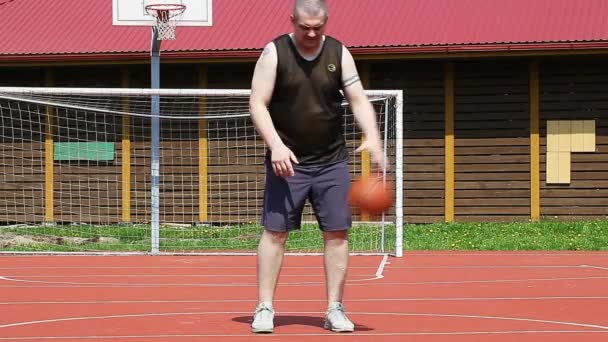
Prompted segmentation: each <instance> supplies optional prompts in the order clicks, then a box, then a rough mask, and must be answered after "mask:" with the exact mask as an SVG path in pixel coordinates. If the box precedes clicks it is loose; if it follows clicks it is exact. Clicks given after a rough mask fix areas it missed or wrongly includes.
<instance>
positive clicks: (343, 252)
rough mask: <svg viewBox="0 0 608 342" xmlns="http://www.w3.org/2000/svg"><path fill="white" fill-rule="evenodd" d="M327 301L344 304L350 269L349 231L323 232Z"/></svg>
mask: <svg viewBox="0 0 608 342" xmlns="http://www.w3.org/2000/svg"><path fill="white" fill-rule="evenodd" d="M323 240H324V244H325V252H324V256H323V259H324V266H325V279H326V281H327V301H328V302H329V303H332V302H342V296H343V294H344V283H345V281H346V272H347V267H348V231H347V230H340V231H333V232H323Z"/></svg>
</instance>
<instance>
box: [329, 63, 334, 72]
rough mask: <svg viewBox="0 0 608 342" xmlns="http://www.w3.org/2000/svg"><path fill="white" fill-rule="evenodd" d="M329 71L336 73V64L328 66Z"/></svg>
mask: <svg viewBox="0 0 608 342" xmlns="http://www.w3.org/2000/svg"><path fill="white" fill-rule="evenodd" d="M327 70H329V72H336V66H335V65H334V64H328V65H327Z"/></svg>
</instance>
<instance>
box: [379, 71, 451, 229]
mask: <svg viewBox="0 0 608 342" xmlns="http://www.w3.org/2000/svg"><path fill="white" fill-rule="evenodd" d="M443 77H444V72H443V63H441V62H433V61H421V62H419V61H411V62H407V63H403V62H402V61H397V62H386V61H382V62H381V61H374V64H373V67H372V74H371V80H372V83H373V84H374V86H375V87H376V88H378V89H402V90H403V95H404V112H403V127H404V132H403V136H404V143H403V144H404V146H403V147H404V156H403V158H404V174H403V178H404V189H403V194H404V195H403V196H404V197H403V204H404V207H403V212H404V221H405V222H407V223H430V222H442V221H443V219H444V177H445V176H444V171H445V170H444V118H445V107H444V90H443V87H444V78H443ZM428 156H432V157H435V158H436V159H428V158H427V157H428ZM418 157H421V159H417V158H418ZM423 182H424V183H423ZM429 182H431V183H429ZM421 200H424V202H420V201H421ZM419 203H423V204H424V205H420V204H419Z"/></svg>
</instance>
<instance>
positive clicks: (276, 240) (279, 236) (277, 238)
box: [264, 230, 289, 245]
mask: <svg viewBox="0 0 608 342" xmlns="http://www.w3.org/2000/svg"><path fill="white" fill-rule="evenodd" d="M288 235H289V233H288V232H273V231H271V230H264V236H265V237H266V240H267V241H268V242H270V243H272V244H279V245H283V244H285V241H287V236H288Z"/></svg>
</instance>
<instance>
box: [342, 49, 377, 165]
mask: <svg viewBox="0 0 608 342" xmlns="http://www.w3.org/2000/svg"><path fill="white" fill-rule="evenodd" d="M342 87H343V88H344V95H345V96H346V99H347V100H348V102H349V103H350V106H351V108H352V110H353V114H354V115H355V119H356V120H357V122H358V123H359V126H361V130H362V131H363V133H364V134H365V139H366V140H365V142H363V144H362V145H361V146H360V147H359V149H358V150H368V151H369V152H370V153H371V154H372V158H373V160H374V162H375V163H376V164H377V165H378V166H380V167H384V155H383V154H382V148H381V143H380V133H379V132H378V126H377V124H376V112H375V111H374V107H373V106H372V104H371V103H370V102H369V100H368V98H367V95H365V93H364V92H363V85H362V84H361V80H360V78H359V73H358V72H357V67H356V65H355V60H354V59H353V56H352V55H351V54H350V52H349V51H348V49H347V48H346V47H343V49H342Z"/></svg>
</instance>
